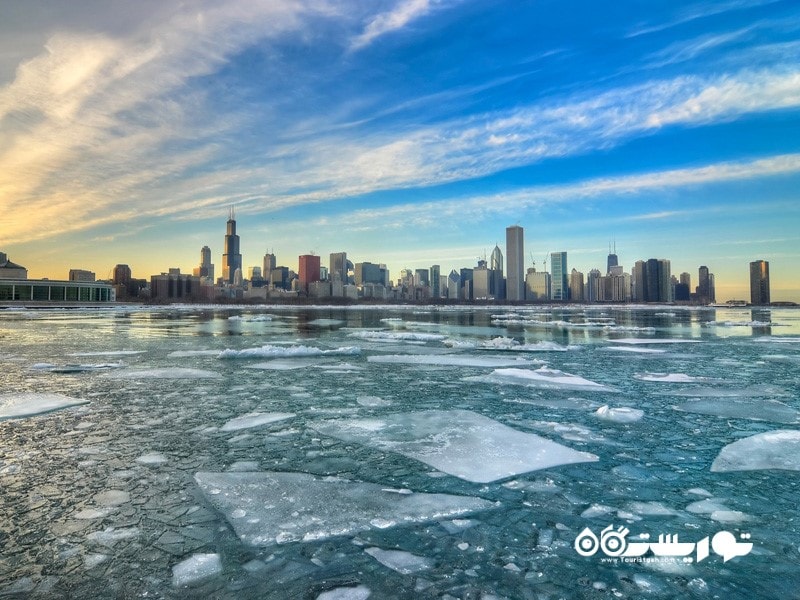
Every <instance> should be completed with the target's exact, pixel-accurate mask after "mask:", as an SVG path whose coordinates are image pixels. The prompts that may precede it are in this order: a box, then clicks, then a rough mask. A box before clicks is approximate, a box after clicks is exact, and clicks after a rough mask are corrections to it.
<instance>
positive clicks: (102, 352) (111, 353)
mask: <svg viewBox="0 0 800 600" xmlns="http://www.w3.org/2000/svg"><path fill="white" fill-rule="evenodd" d="M134 354H144V350H99V351H97V352H73V353H72V354H68V355H67V356H133V355H134Z"/></svg>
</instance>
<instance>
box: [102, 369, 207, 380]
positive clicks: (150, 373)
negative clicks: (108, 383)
mask: <svg viewBox="0 0 800 600" xmlns="http://www.w3.org/2000/svg"><path fill="white" fill-rule="evenodd" d="M103 377H107V378H109V379H218V378H219V377H221V375H220V374H219V373H215V372H214V371H206V370H205V369H188V368H182V367H167V368H163V369H124V370H120V371H114V372H111V373H104V374H103Z"/></svg>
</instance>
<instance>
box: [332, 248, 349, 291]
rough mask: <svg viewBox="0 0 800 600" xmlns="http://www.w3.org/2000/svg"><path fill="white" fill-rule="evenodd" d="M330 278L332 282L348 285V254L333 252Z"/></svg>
mask: <svg viewBox="0 0 800 600" xmlns="http://www.w3.org/2000/svg"><path fill="white" fill-rule="evenodd" d="M328 276H329V277H330V278H331V282H333V283H340V284H343V285H347V252H332V253H331V260H330V269H329V271H328Z"/></svg>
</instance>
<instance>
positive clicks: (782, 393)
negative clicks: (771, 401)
mask: <svg viewBox="0 0 800 600" xmlns="http://www.w3.org/2000/svg"><path fill="white" fill-rule="evenodd" d="M664 394H665V395H669V396H684V397H692V398H758V397H762V396H771V397H775V396H779V397H788V396H791V395H792V394H791V392H790V391H789V390H787V389H786V388H782V387H778V386H776V385H768V384H755V385H743V386H738V387H729V386H714V387H691V388H682V389H674V390H670V391H669V392H664Z"/></svg>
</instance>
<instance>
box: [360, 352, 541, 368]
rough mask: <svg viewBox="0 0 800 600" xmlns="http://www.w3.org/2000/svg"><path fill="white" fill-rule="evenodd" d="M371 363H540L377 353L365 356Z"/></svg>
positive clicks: (501, 365) (493, 365) (489, 364)
mask: <svg viewBox="0 0 800 600" xmlns="http://www.w3.org/2000/svg"><path fill="white" fill-rule="evenodd" d="M367 361H368V362H372V363H401V364H408V365H437V366H443V367H486V368H496V367H513V366H515V365H519V366H527V365H534V364H541V363H539V362H538V361H536V362H533V361H524V360H519V359H516V358H492V357H481V356H460V355H458V354H438V355H430V354H378V355H375V356H369V357H367Z"/></svg>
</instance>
